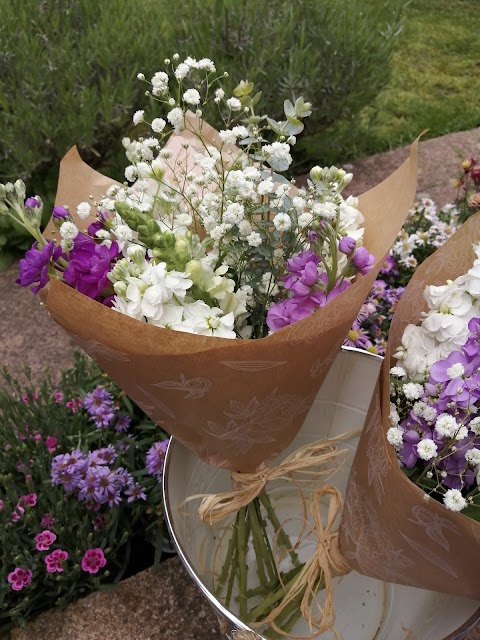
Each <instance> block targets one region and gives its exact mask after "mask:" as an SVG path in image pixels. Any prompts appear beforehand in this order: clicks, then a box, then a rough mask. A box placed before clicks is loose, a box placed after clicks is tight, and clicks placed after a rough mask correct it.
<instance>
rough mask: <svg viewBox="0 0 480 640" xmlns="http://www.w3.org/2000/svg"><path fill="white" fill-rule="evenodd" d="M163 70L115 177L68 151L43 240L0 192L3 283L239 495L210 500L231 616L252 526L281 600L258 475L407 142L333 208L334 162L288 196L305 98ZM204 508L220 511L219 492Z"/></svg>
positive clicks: (303, 410)
mask: <svg viewBox="0 0 480 640" xmlns="http://www.w3.org/2000/svg"><path fill="white" fill-rule="evenodd" d="M165 65H166V70H162V71H159V72H157V73H156V74H155V75H154V76H153V77H152V78H151V81H150V82H149V83H148V86H149V89H148V90H147V94H148V97H149V99H150V101H151V109H152V114H151V115H149V114H148V113H147V112H146V110H138V111H136V112H135V114H134V116H133V122H134V124H135V125H137V126H139V127H141V128H142V131H144V132H146V133H145V136H148V137H144V136H142V137H140V138H139V139H138V140H136V141H132V140H130V139H125V140H124V146H125V148H126V153H127V158H128V160H129V162H130V164H129V166H128V167H127V169H126V171H125V176H126V179H127V183H126V184H124V185H119V184H115V183H112V181H111V180H109V179H107V178H105V177H104V176H101V175H99V174H97V173H96V172H94V171H93V170H92V169H90V168H89V167H87V166H86V165H85V164H84V163H83V162H82V161H81V160H80V158H79V156H78V154H77V153H76V151H75V150H72V151H71V152H69V153H68V154H67V156H66V157H65V158H64V159H63V161H62V164H61V170H60V178H59V187H58V193H57V206H56V207H55V208H54V211H53V216H52V220H51V223H50V225H49V226H48V228H47V230H46V233H45V234H41V233H40V231H39V227H38V220H39V216H38V211H39V210H40V209H41V203H40V199H39V198H38V197H35V198H28V199H27V200H26V201H24V197H25V191H24V185H23V184H22V183H21V182H17V183H15V184H7V185H5V186H4V187H3V189H2V191H1V192H0V198H1V200H2V202H3V204H0V210H2V208H3V210H4V211H6V212H8V213H9V214H10V215H13V216H15V217H16V219H17V220H19V221H20V222H21V224H23V225H24V226H25V227H26V228H28V229H30V230H31V232H32V234H33V235H34V237H35V239H36V243H35V244H34V246H33V247H32V249H31V250H30V252H28V253H27V255H26V257H25V259H24V260H23V261H22V262H21V264H20V277H19V282H20V284H22V285H30V284H34V285H35V286H34V290H36V291H39V290H41V291H42V294H43V297H44V300H45V303H46V306H47V308H48V311H49V313H50V314H51V315H52V317H53V318H54V319H55V320H56V321H57V322H58V323H59V324H60V325H61V326H63V327H64V328H65V330H67V331H68V332H69V333H70V335H72V336H73V337H74V339H75V340H76V341H77V343H78V344H80V345H81V346H82V348H83V349H84V350H85V351H86V352H87V353H88V354H90V355H91V356H92V357H93V358H94V359H95V360H96V361H97V362H98V363H99V364H100V366H101V367H102V368H103V369H104V370H105V371H106V372H107V373H108V374H109V375H110V376H111V377H112V379H113V380H115V382H116V383H117V384H118V385H119V386H120V387H121V388H122V389H124V391H125V392H126V393H128V395H129V396H130V397H132V398H133V399H134V400H135V402H137V403H138V405H139V406H140V407H142V409H143V410H144V411H145V412H146V413H147V414H148V415H149V416H150V417H151V418H152V419H153V420H154V421H156V422H157V423H161V424H162V425H164V426H165V428H166V430H167V431H168V432H170V433H171V434H173V435H174V436H175V437H176V438H177V439H178V440H179V441H180V442H182V443H183V444H185V445H186V446H187V447H189V448H190V449H192V450H193V451H194V452H195V453H197V454H198V456H199V457H201V458H202V459H203V460H205V461H207V462H209V463H211V464H214V465H216V466H219V467H224V468H226V469H229V470H230V471H232V473H234V474H235V475H234V478H235V481H236V482H237V485H242V484H243V486H244V487H246V491H244V492H243V493H242V495H241V496H240V497H239V496H238V495H237V496H236V497H235V496H234V497H233V499H231V498H229V499H228V500H227V502H228V503H229V505H228V506H227V508H226V511H227V512H231V511H232V510H233V511H234V512H236V514H237V515H236V523H237V524H236V528H235V532H236V535H237V541H239V540H241V541H242V544H240V545H239V549H240V556H239V555H238V553H237V556H236V560H234V561H232V562H230V563H229V562H228V561H226V563H225V571H226V572H227V576H230V577H228V582H229V583H230V581H231V579H232V580H236V581H237V582H238V584H239V585H240V586H239V588H240V591H241V593H243V596H242V597H241V598H240V606H241V613H242V615H247V613H248V612H246V608H245V607H246V601H247V599H248V598H247V595H245V594H246V593H247V592H248V585H246V584H245V571H244V567H245V564H244V558H245V553H246V546H247V543H248V540H249V539H250V534H251V533H252V531H256V532H257V533H258V529H257V525H259V526H260V535H257V537H256V542H254V543H253V544H254V545H255V544H257V545H258V544H261V545H262V548H263V550H264V551H265V553H267V556H268V558H270V559H268V558H267V563H269V570H270V573H269V574H268V576H263V575H261V570H260V573H259V580H260V581H261V583H262V588H263V589H264V590H269V591H271V590H272V589H274V590H280V591H282V590H283V591H284V589H283V585H284V584H285V574H282V572H281V571H280V570H279V568H278V567H277V564H276V562H275V560H274V559H273V558H272V552H271V544H270V542H269V541H268V536H267V534H266V533H265V531H266V529H265V524H264V520H265V517H267V516H266V515H265V512H266V513H267V514H268V518H269V521H270V523H271V524H272V526H273V527H274V530H275V531H276V537H277V539H278V541H279V544H280V545H282V546H283V547H284V548H287V549H288V548H289V547H290V543H289V541H288V540H286V539H285V537H284V536H283V534H282V527H281V523H278V522H277V521H276V520H275V514H274V513H273V514H272V512H271V510H270V508H269V504H268V494H264V492H263V489H264V481H263V480H262V479H260V481H258V480H259V477H258V474H260V476H261V478H263V477H264V472H265V468H266V465H267V463H268V462H269V461H270V460H272V459H273V458H275V456H277V455H278V454H280V453H281V452H282V451H283V450H284V449H285V448H286V447H287V446H288V445H289V443H290V442H291V441H292V440H293V438H294V436H295V435H296V433H297V432H298V430H299V429H300V427H301V425H302V423H303V420H304V418H305V416H306V414H307V412H308V410H309V408H310V407H311V405H312V403H313V400H314V398H315V396H316V393H317V391H318V389H319V387H320V385H321V383H322V381H323V379H324V378H325V376H326V374H327V372H328V369H329V367H330V365H331V364H332V362H333V360H334V358H335V355H336V353H337V351H338V349H339V347H340V345H341V344H342V342H343V339H344V337H345V335H346V334H347V332H348V330H349V328H350V327H351V325H352V322H353V320H354V318H355V316H356V314H357V313H358V310H359V309H360V307H361V305H362V302H363V301H364V300H365V297H366V295H367V293H368V291H369V290H370V288H371V286H372V283H373V282H374V280H375V277H376V275H377V273H378V271H379V269H380V267H381V265H382V263H383V260H384V257H385V255H386V253H387V251H388V249H389V247H390V245H391V243H392V242H393V239H394V238H395V237H396V235H397V234H398V232H399V229H400V227H401V225H402V222H403V220H404V218H405V216H406V214H407V211H408V209H409V206H410V203H411V201H412V200H413V196H414V192H415V181H416V144H414V145H413V146H412V152H411V157H410V158H409V159H408V160H407V161H406V162H405V163H404V164H403V165H402V167H400V168H399V169H398V170H397V171H396V172H395V173H394V174H392V176H390V178H388V179H387V180H386V181H385V182H383V183H382V184H381V185H379V186H378V187H377V188H376V189H373V190H371V191H369V192H368V193H367V194H364V196H362V197H361V198H359V199H358V201H357V199H355V198H348V199H347V200H344V199H343V198H342V196H341V191H342V188H343V187H344V186H345V184H347V182H348V181H349V179H350V176H349V175H348V174H346V173H345V172H344V171H343V170H341V169H337V168H336V167H329V168H320V167H314V168H313V169H312V170H311V172H310V181H309V182H308V186H307V188H305V189H296V188H295V186H294V184H293V183H292V181H291V180H288V179H286V178H285V177H284V176H283V175H282V172H285V171H286V170H288V167H289V165H290V162H291V154H290V148H291V145H293V144H295V141H296V136H297V135H298V134H299V133H301V131H302V129H303V123H302V120H303V119H304V118H305V117H307V116H308V115H309V113H310V110H311V105H310V104H309V103H306V102H305V101H304V100H303V99H302V98H298V99H297V100H296V101H295V103H292V102H290V101H289V100H286V101H285V103H284V111H285V120H284V121H281V122H276V121H274V120H272V119H271V118H269V117H268V116H266V115H264V114H262V115H260V114H259V112H258V105H259V103H260V100H261V94H260V93H253V86H252V84H251V83H249V82H247V81H242V82H240V84H239V85H238V86H237V88H236V89H235V91H234V95H232V96H229V97H227V96H226V95H225V92H224V90H223V89H222V87H221V78H222V77H223V75H224V74H221V73H220V74H219V73H218V72H217V71H216V69H215V65H214V64H213V62H212V61H211V60H208V59H202V60H198V61H197V60H195V59H193V58H187V59H186V60H184V61H182V62H179V60H178V57H177V56H174V58H173V62H172V61H170V60H166V61H165ZM139 78H140V81H142V82H143V81H145V82H146V80H145V77H144V76H143V74H139ZM212 105H213V107H214V108H217V109H219V110H220V113H221V114H223V117H224V123H225V128H224V129H222V130H221V131H219V132H217V131H215V130H214V129H212V128H211V127H210V126H209V125H208V124H207V122H206V121H205V120H204V118H203V112H204V111H205V110H206V109H207V108H209V107H211V106H212ZM157 107H158V108H163V109H164V111H163V112H160V113H157V112H154V109H156V108H157ZM192 109H195V112H193V111H192ZM260 113H261V112H260ZM162 115H163V116H164V117H162ZM154 134H155V135H154ZM237 145H239V146H237ZM129 183H130V184H129ZM380 230H381V233H380V232H379V231H380ZM47 284H48V287H46V285H47ZM45 287H46V288H45ZM319 436H320V437H321V430H320V432H319ZM337 444H338V442H327V443H325V442H320V444H318V446H314V445H312V446H311V447H310V448H309V449H308V450H307V451H303V452H301V453H300V454H299V456H297V457H296V458H295V460H294V462H293V467H289V469H290V470H291V471H292V472H293V471H294V470H295V469H297V468H300V469H301V468H305V467H308V466H310V467H314V468H316V469H317V470H318V472H319V473H323V474H326V475H328V474H329V473H331V471H332V468H333V467H334V466H335V459H336V457H337V456H338V450H337ZM289 464H290V463H289ZM252 487H253V488H252ZM262 492H263V493H262ZM260 494H262V499H263V505H261V504H260V502H261V501H262V500H261V498H260ZM265 496H266V497H265ZM232 505H233V507H232ZM261 509H265V511H261ZM203 514H204V518H205V519H206V521H207V522H209V521H212V522H213V521H214V520H215V519H217V518H221V517H223V515H225V504H224V502H223V501H222V499H220V500H218V501H217V502H215V501H214V503H213V504H212V503H209V505H208V506H207V507H206V508H205V509H204V510H203ZM256 550H257V549H256ZM262 553H263V552H261V551H260V550H259V553H258V557H260V556H261V555H262ZM232 557H234V556H232ZM292 562H293V563H294V565H295V567H294V569H295V571H294V573H295V574H297V573H301V572H302V570H303V567H302V566H300V567H299V566H298V562H297V561H296V560H295V558H292ZM232 567H233V568H232ZM232 575H233V578H231V576H232ZM267 577H268V579H267ZM223 578H224V576H223V577H222V579H223ZM264 578H265V579H264ZM225 579H226V578H225ZM321 583H322V580H321V577H320V578H319V580H318V581H316V584H317V586H320V585H321ZM322 624H323V623H322Z"/></svg>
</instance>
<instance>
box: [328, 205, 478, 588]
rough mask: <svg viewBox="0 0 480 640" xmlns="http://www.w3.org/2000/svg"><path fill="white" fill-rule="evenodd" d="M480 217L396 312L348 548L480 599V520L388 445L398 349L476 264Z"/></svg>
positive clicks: (361, 565) (356, 468) (407, 577)
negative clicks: (442, 289) (429, 493)
mask: <svg viewBox="0 0 480 640" xmlns="http://www.w3.org/2000/svg"><path fill="white" fill-rule="evenodd" d="M478 241H480V215H478V214H477V215H476V216H473V217H472V218H470V219H469V220H468V221H467V222H465V224H463V225H462V227H461V228H460V229H459V230H458V231H457V232H456V233H455V234H454V235H453V236H452V237H451V238H450V240H448V242H447V243H446V244H445V245H444V246H443V247H442V248H440V249H438V250H437V251H436V252H435V253H434V254H433V255H432V256H430V257H429V258H428V259H427V260H425V262H423V263H422V264H421V265H420V267H418V269H417V270H416V271H415V274H414V275H413V277H412V279H411V281H410V283H409V284H408V287H407V289H406V291H405V293H404V295H403V296H402V298H401V300H400V302H399V304H398V307H397V310H396V312H395V315H394V318H393V321H392V325H391V329H390V335H389V345H388V349H387V353H386V355H385V360H384V363H383V365H382V369H381V372H380V378H379V381H378V383H377V386H376V389H375V392H374V395H373V398H372V402H371V405H370V409H369V412H368V415H367V419H366V421H365V427H364V430H363V433H362V435H361V438H360V443H359V445H358V449H357V453H356V456H355V459H354V462H353V466H352V471H351V474H350V478H349V483H348V486H347V491H346V496H345V506H344V511H343V517H342V521H341V525H340V549H341V551H342V553H343V555H344V556H345V558H346V559H347V561H348V562H349V564H350V566H351V567H352V568H353V569H355V570H357V571H359V572H360V573H363V574H365V575H369V576H372V577H374V578H378V579H380V580H386V581H388V582H397V583H400V584H405V585H411V586H414V587H422V588H425V589H431V590H433V591H444V592H446V593H452V594H455V595H459V596H465V597H469V598H473V599H478V600H480V523H478V522H476V521H475V520H472V519H471V518H468V517H467V516H465V515H462V513H456V512H453V511H449V510H448V509H446V508H445V507H444V505H443V504H441V503H439V502H437V501H436V500H434V499H433V498H430V499H429V500H425V495H426V494H425V493H424V492H423V491H422V490H421V489H420V488H419V487H417V486H416V485H415V484H414V483H413V482H411V481H410V480H409V478H407V476H406V475H405V474H404V473H403V472H402V470H401V469H400V468H399V466H398V462H397V457H396V454H395V450H394V448H393V447H392V446H391V445H390V444H389V443H388V441H387V438H386V432H387V430H388V429H389V427H390V423H389V413H390V380H389V370H390V367H391V366H395V362H396V361H395V360H394V359H392V358H391V355H392V354H393V353H395V352H396V350H397V347H398V346H399V345H400V343H401V337H402V334H403V331H404V329H405V327H406V326H407V324H416V323H417V322H418V321H419V320H420V319H421V318H420V314H421V312H422V311H427V310H428V307H427V304H426V302H425V300H424V297H423V291H424V289H425V287H426V286H427V285H443V284H445V282H446V280H447V279H451V280H454V279H455V278H457V277H458V276H460V275H462V274H464V273H466V272H467V271H468V269H470V268H471V266H472V264H473V261H474V260H475V255H474V252H473V249H472V245H473V243H474V242H478Z"/></svg>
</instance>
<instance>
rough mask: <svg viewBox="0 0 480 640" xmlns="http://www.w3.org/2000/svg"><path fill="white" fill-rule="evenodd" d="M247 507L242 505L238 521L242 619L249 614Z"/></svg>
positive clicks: (239, 597) (239, 586) (239, 587)
mask: <svg viewBox="0 0 480 640" xmlns="http://www.w3.org/2000/svg"><path fill="white" fill-rule="evenodd" d="M246 515H247V513H246V508H245V507H242V508H241V509H240V511H239V512H238V523H237V550H238V602H239V607H240V619H241V620H245V619H246V616H247V575H248V566H247V541H248V532H247V526H246Z"/></svg>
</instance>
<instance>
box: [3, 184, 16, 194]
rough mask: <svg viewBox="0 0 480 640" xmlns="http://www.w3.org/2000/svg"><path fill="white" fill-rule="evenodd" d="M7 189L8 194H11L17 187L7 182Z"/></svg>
mask: <svg viewBox="0 0 480 640" xmlns="http://www.w3.org/2000/svg"><path fill="white" fill-rule="evenodd" d="M5 191H6V192H7V195H11V194H12V193H14V191H15V187H14V186H13V184H12V183H11V182H7V184H6V185H5Z"/></svg>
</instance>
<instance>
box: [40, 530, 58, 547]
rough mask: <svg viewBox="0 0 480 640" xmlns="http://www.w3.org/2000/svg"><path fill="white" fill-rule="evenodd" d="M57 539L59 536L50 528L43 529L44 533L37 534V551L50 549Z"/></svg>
mask: <svg viewBox="0 0 480 640" xmlns="http://www.w3.org/2000/svg"><path fill="white" fill-rule="evenodd" d="M56 539H57V536H56V535H55V534H54V533H52V532H51V531H48V530H46V531H42V533H37V535H36V536H35V542H36V543H37V544H36V549H37V551H48V550H49V549H50V546H51V545H52V544H53V543H54V542H55V540H56Z"/></svg>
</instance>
